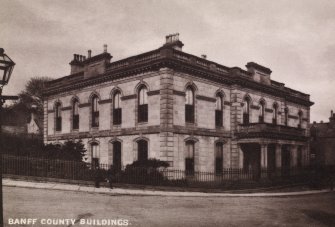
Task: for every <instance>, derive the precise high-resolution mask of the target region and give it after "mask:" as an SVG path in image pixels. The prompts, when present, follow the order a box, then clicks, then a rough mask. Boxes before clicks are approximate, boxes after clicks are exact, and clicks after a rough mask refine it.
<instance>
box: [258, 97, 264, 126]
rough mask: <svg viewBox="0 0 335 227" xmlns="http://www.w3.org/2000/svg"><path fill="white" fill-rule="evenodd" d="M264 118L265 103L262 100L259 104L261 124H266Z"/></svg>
mask: <svg viewBox="0 0 335 227" xmlns="http://www.w3.org/2000/svg"><path fill="white" fill-rule="evenodd" d="M264 116H265V102H264V101H263V100H261V101H260V102H259V123H263V122H264Z"/></svg>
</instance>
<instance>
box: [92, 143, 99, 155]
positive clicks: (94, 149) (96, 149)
mask: <svg viewBox="0 0 335 227" xmlns="http://www.w3.org/2000/svg"><path fill="white" fill-rule="evenodd" d="M91 151H92V157H93V158H99V146H98V144H96V143H93V144H91Z"/></svg>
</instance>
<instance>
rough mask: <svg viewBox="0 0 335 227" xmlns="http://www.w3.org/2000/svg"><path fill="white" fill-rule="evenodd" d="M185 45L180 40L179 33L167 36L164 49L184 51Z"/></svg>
mask: <svg viewBox="0 0 335 227" xmlns="http://www.w3.org/2000/svg"><path fill="white" fill-rule="evenodd" d="M183 46H184V44H183V43H182V42H181V41H180V40H179V33H175V34H170V35H167V36H165V44H164V45H163V47H172V48H173V49H175V50H180V51H181V50H182V47H183Z"/></svg>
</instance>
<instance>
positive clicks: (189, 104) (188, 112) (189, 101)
mask: <svg viewBox="0 0 335 227" xmlns="http://www.w3.org/2000/svg"><path fill="white" fill-rule="evenodd" d="M185 121H186V122H187V123H194V91H193V89H192V88H191V87H188V88H187V89H186V102H185Z"/></svg>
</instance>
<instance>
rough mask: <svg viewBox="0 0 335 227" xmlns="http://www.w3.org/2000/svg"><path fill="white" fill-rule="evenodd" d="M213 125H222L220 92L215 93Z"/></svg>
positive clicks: (221, 98)
mask: <svg viewBox="0 0 335 227" xmlns="http://www.w3.org/2000/svg"><path fill="white" fill-rule="evenodd" d="M215 126H216V127H222V126H223V97H222V94H217V95H216V103H215Z"/></svg>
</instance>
